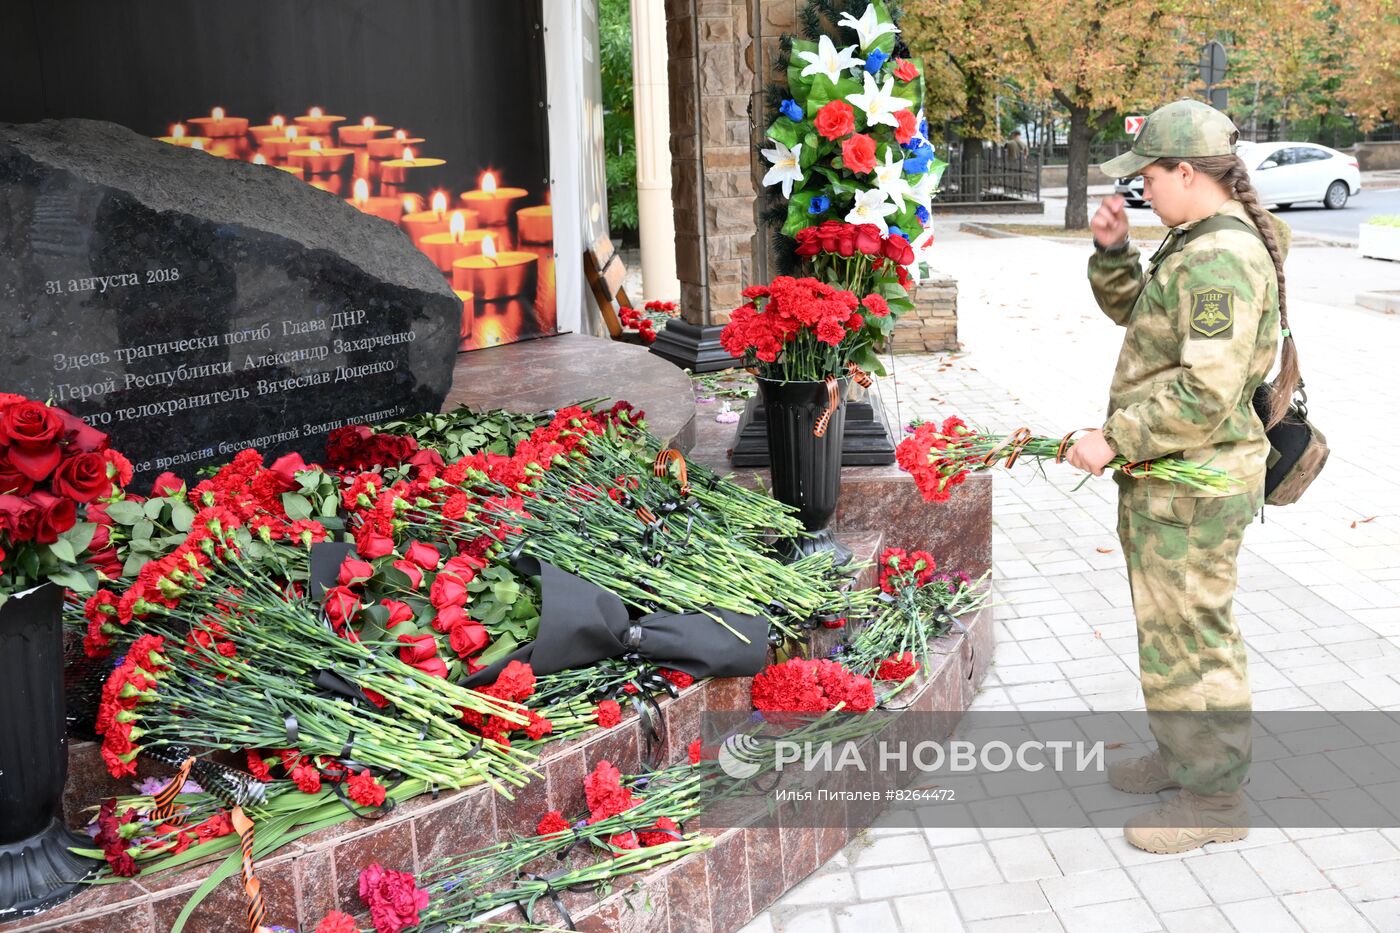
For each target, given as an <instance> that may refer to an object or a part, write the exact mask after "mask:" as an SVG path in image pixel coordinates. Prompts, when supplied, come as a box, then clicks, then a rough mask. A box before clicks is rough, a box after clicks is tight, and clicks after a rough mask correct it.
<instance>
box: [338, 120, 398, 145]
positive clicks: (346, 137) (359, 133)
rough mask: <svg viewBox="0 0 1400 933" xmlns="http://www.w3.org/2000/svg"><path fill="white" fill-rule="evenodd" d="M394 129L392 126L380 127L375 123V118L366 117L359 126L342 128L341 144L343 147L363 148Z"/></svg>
mask: <svg viewBox="0 0 1400 933" xmlns="http://www.w3.org/2000/svg"><path fill="white" fill-rule="evenodd" d="M392 129H393V127H392V126H380V125H379V124H377V123H375V122H374V117H365V118H364V119H363V120H361V121H360V125H359V126H342V127H341V128H340V144H341V145H342V146H363V145H364V144H365V143H367V142H369V141H370V140H371V139H373V138H374V137H376V136H378V135H379V134H380V133H387V132H389V131H390V130H392Z"/></svg>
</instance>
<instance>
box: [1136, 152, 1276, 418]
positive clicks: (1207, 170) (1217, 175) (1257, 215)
mask: <svg viewBox="0 0 1400 933" xmlns="http://www.w3.org/2000/svg"><path fill="white" fill-rule="evenodd" d="M1182 162H1190V163H1191V167H1192V168H1193V169H1195V170H1196V171H1198V172H1200V173H1201V174H1202V175H1205V176H1206V177H1207V178H1213V179H1214V180H1215V181H1216V182H1218V183H1219V184H1220V186H1221V187H1222V188H1224V189H1225V190H1226V191H1228V192H1229V193H1230V194H1231V196H1233V197H1234V198H1235V199H1236V200H1237V201H1239V202H1240V204H1242V205H1243V206H1244V209H1245V213H1247V214H1249V219H1250V220H1251V221H1253V222H1254V226H1255V227H1257V228H1258V229H1259V235H1260V236H1261V237H1262V238H1263V240H1264V247H1265V248H1266V249H1268V251H1269V258H1270V259H1272V260H1273V262H1274V273H1275V275H1276V276H1277V278H1278V315H1279V326H1280V327H1281V328H1282V329H1283V334H1284V337H1283V347H1282V353H1281V356H1280V359H1279V370H1278V376H1277V377H1276V378H1275V379H1274V384H1273V391H1272V393H1271V394H1270V396H1269V420H1268V423H1267V424H1266V425H1265V427H1266V428H1272V427H1273V426H1274V425H1276V424H1278V423H1279V422H1280V421H1282V420H1283V416H1284V415H1286V414H1288V407H1289V405H1290V404H1291V402H1292V399H1293V393H1294V391H1295V390H1296V389H1297V388H1298V383H1299V381H1300V380H1301V373H1300V370H1299V368H1298V347H1297V345H1296V344H1295V343H1294V342H1293V334H1292V332H1291V331H1290V329H1289V327H1288V300H1287V292H1286V290H1285V287H1284V277H1283V251H1282V250H1281V249H1280V248H1279V245H1278V233H1277V231H1276V230H1275V229H1274V218H1273V216H1272V215H1270V214H1269V212H1268V211H1266V210H1264V206H1263V205H1262V204H1260V203H1259V193H1258V192H1257V191H1255V190H1254V185H1252V184H1251V183H1250V181H1249V170H1248V169H1247V168H1245V164H1244V162H1243V161H1242V160H1241V159H1240V157H1239V156H1237V155H1218V156H1196V157H1194V158H1190V159H1172V158H1163V159H1158V160H1157V162H1156V164H1157V165H1158V166H1160V167H1161V168H1164V169H1168V170H1170V169H1174V168H1176V167H1177V166H1178V165H1180V164H1181V163H1182Z"/></svg>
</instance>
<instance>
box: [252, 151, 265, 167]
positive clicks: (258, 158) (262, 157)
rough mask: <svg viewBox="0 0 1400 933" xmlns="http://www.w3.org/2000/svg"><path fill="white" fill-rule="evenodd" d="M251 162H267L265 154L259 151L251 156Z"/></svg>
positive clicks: (261, 163) (257, 163)
mask: <svg viewBox="0 0 1400 933" xmlns="http://www.w3.org/2000/svg"><path fill="white" fill-rule="evenodd" d="M253 164H254V165H266V164H267V156H265V155H263V154H262V153H261V152H259V153H258V154H257V155H255V156H253Z"/></svg>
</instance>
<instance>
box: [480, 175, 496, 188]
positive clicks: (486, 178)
mask: <svg viewBox="0 0 1400 933" xmlns="http://www.w3.org/2000/svg"><path fill="white" fill-rule="evenodd" d="M481 190H482V191H495V190H496V176H495V175H492V174H491V173H490V172H484V173H482V176H481Z"/></svg>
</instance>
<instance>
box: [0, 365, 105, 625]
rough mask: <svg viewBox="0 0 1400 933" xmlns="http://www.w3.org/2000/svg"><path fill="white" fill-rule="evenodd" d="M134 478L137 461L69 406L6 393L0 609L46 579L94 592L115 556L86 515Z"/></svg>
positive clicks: (1, 424)
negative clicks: (101, 571) (100, 570)
mask: <svg viewBox="0 0 1400 933" xmlns="http://www.w3.org/2000/svg"><path fill="white" fill-rule="evenodd" d="M130 480H131V464H130V463H129V462H128V461H127V459H126V458H125V457H123V456H122V455H121V454H119V453H117V452H116V451H114V450H112V449H110V447H109V446H108V441H107V435H106V434H103V433H102V432H101V431H98V430H96V429H94V428H92V427H90V426H89V425H88V424H86V423H85V422H84V421H83V420H82V419H81V418H78V417H77V416H75V415H73V414H70V413H69V412H66V411H64V410H63V409H61V408H54V407H52V406H50V405H45V404H44V403H43V402H36V401H34V400H33V399H28V398H25V397H24V396H22V395H12V394H9V393H0V604H3V603H4V602H5V600H6V599H8V598H9V596H10V595H11V594H13V593H17V592H21V591H24V590H27V589H30V588H32V587H35V586H38V585H39V584H41V583H43V582H44V581H45V580H52V581H53V582H55V583H58V584H60V585H62V586H65V587H68V588H69V589H73V590H78V591H80V592H91V591H92V590H93V589H94V588H95V583H96V580H97V575H98V568H99V567H102V568H104V569H105V570H106V571H107V572H109V573H110V571H111V569H112V562H111V560H109V558H110V557H111V556H112V555H110V554H108V553H107V551H108V550H109V543H110V542H109V540H108V536H107V535H106V534H105V533H104V534H103V535H102V536H101V537H100V538H99V537H98V536H97V532H98V530H99V528H98V525H97V524H96V523H94V522H89V521H84V518H85V517H86V516H87V514H88V512H89V510H95V511H100V507H99V503H104V502H107V501H109V500H111V499H112V498H114V497H115V496H117V495H119V494H120V492H121V487H122V486H124V485H125V484H126V483H128V482H130ZM89 552H91V554H90V553H89Z"/></svg>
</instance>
